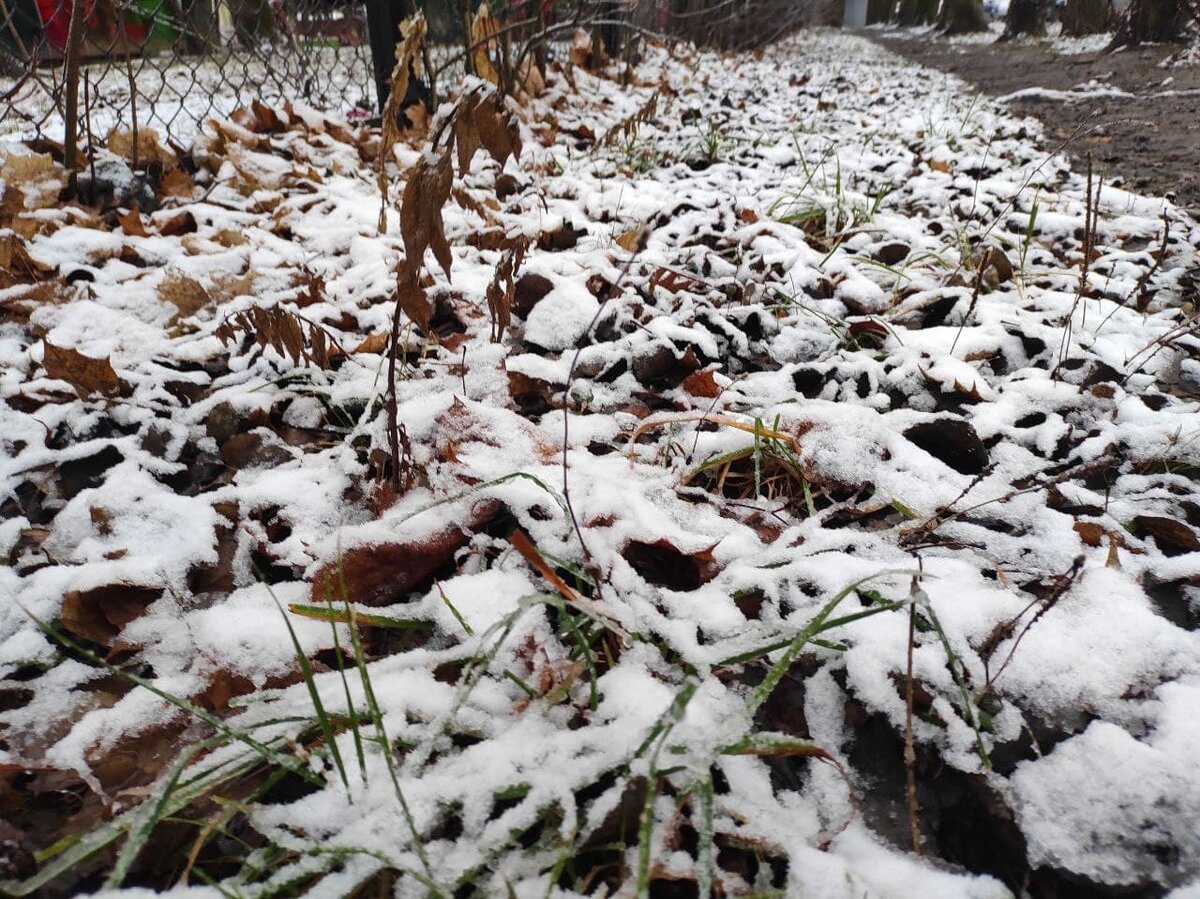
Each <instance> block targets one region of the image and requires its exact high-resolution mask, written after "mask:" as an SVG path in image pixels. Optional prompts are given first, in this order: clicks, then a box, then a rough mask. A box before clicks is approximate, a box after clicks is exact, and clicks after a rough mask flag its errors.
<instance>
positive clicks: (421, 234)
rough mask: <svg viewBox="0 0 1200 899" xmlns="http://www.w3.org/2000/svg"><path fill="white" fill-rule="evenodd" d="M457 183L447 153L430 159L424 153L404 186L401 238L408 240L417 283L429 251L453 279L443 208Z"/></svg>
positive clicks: (410, 272)
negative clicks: (426, 253)
mask: <svg viewBox="0 0 1200 899" xmlns="http://www.w3.org/2000/svg"><path fill="white" fill-rule="evenodd" d="M453 184H454V170H453V168H452V167H451V164H450V153H449V151H448V150H447V151H446V152H444V153H443V154H442V155H441V156H438V157H436V158H434V159H432V160H431V159H430V157H429V155H428V154H424V155H422V156H421V158H420V159H419V160H418V161H417V164H416V165H415V166H413V168H412V171H411V172H410V173H409V176H408V183H407V184H405V185H404V196H403V199H402V200H401V203H400V236H401V237H402V238H403V239H404V252H405V254H406V257H407V258H406V259H405V260H404V264H403V267H404V268H405V269H407V275H408V277H407V278H406V280H409V281H411V282H413V283H414V284H415V283H416V280H417V272H418V271H419V270H420V267H421V266H422V264H423V263H424V259H425V251H426V250H427V249H432V250H433V255H434V258H436V259H437V261H438V263H439V264H440V265H441V267H442V270H443V271H444V272H445V273H446V277H447V278H449V277H450V263H451V260H452V257H451V255H450V244H449V243H448V242H447V241H446V232H445V230H444V228H445V226H444V224H443V222H442V207H443V206H445V205H446V201H447V200H449V199H450V190H451V188H452V186H453Z"/></svg>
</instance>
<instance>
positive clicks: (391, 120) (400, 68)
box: [375, 13, 425, 234]
mask: <svg viewBox="0 0 1200 899" xmlns="http://www.w3.org/2000/svg"><path fill="white" fill-rule="evenodd" d="M424 40H425V17H424V16H422V15H421V14H420V13H417V14H416V15H415V16H413V17H412V18H409V19H405V20H404V21H403V22H401V23H400V41H399V43H397V44H396V65H395V66H394V67H393V69H392V79H391V85H390V87H389V88H388V98H387V103H385V104H384V107H383V133H382V137H381V146H380V149H379V158H378V162H379V168H378V170H377V171H376V174H375V178H376V182H377V183H378V185H379V196H380V198H381V200H382V202H381V204H380V207H379V226H378V228H379V233H380V234H382V233H383V232H384V231H385V230H386V228H387V207H388V182H387V164H388V160H389V159H391V158H392V148H393V147H395V146H396V141H397V139H398V138H399V137H400V104H401V103H403V102H404V98H405V96H407V94H408V81H409V75H410V73H411V72H412V71H413V70H414V68H415V67H416V66H417V64H418V61H419V59H420V55H421V44H422V42H423V41H424ZM410 121H411V119H410Z"/></svg>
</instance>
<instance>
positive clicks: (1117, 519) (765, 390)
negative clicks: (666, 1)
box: [0, 19, 1200, 897]
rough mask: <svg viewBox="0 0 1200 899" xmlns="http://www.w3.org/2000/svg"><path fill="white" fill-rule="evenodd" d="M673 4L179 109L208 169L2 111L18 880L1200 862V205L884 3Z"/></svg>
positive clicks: (569, 886)
mask: <svg viewBox="0 0 1200 899" xmlns="http://www.w3.org/2000/svg"><path fill="white" fill-rule="evenodd" d="M476 22H477V27H478V29H480V30H481V32H482V33H483V34H484V35H485V37H486V36H487V35H489V34H490V33H491V32H490V30H489V29H490V28H491V27H492V26H490V25H489V24H488V23H487V22H486V21H483V20H480V19H477V20H476ZM417 30H418V31H419V30H420V29H419V28H418V29H417ZM412 33H415V32H412ZM485 46H486V45H485ZM582 49H583V48H582V45H581V47H580V48H579V53H577V55H580V54H582ZM643 52H644V55H645V59H644V61H643V62H642V64H641V67H640V68H639V69H638V70H635V72H634V75H633V78H632V84H626V83H625V82H627V81H629V80H630V79H622V78H621V77H620V75H619V74H617V73H618V70H619V69H621V68H622V67H621V66H616V65H614V66H612V67H610V68H609V69H607V70H606V69H605V61H604V60H602V59H597V60H591V62H590V65H591V69H590V70H589V69H588V68H587V67H586V66H585V65H584V64H582V63H577V64H574V65H570V66H568V67H562V66H558V65H557V64H551V66H550V67H549V69H548V70H547V73H546V79H545V83H544V84H542V85H540V87H539V89H538V90H537V91H533V90H531V91H530V93H531V94H532V93H540V96H536V97H532V96H531V97H527V98H526V100H525V102H526V105H525V106H524V107H519V106H516V105H515V104H510V103H509V101H502V100H501V99H500V98H499V94H497V93H495V92H494V90H493V88H491V87H490V86H488V85H486V84H484V83H483V82H480V81H467V82H465V83H464V84H463V85H462V86H461V88H460V91H459V93H458V95H457V96H456V97H455V98H452V100H451V101H448V103H447V104H446V105H444V106H443V108H442V109H441V110H439V111H437V114H436V115H435V116H434V118H433V120H432V122H431V123H430V128H429V135H428V137H427V138H426V137H425V136H423V135H420V134H417V133H416V132H414V133H413V134H411V135H409V136H407V137H406V136H405V135H403V134H396V135H392V136H391V137H390V138H389V139H387V140H383V141H381V140H380V139H379V138H378V136H377V135H373V134H371V133H369V132H367V131H365V130H359V131H356V130H354V129H352V128H349V127H347V126H345V125H343V124H341V123H338V122H336V121H334V120H331V119H329V118H326V117H324V116H320V115H317V114H316V113H312V112H310V111H307V110H303V109H300V108H298V107H291V106H284V107H282V108H279V109H274V108H271V107H267V106H266V105H264V104H256V105H255V106H253V107H251V108H249V109H247V110H245V111H243V112H240V113H239V114H237V115H235V116H234V117H233V119H232V120H231V121H227V122H212V123H210V124H209V125H208V126H206V130H205V132H204V133H203V134H202V135H201V137H200V138H199V139H198V140H197V143H196V145H195V146H194V147H193V149H192V150H191V152H190V154H188V155H186V156H177V155H176V154H174V153H170V152H168V151H166V150H164V149H162V147H161V145H159V144H158V143H157V142H156V141H154V140H153V138H152V137H146V136H143V135H149V134H150V132H148V131H144V132H141V133H140V134H139V141H142V140H145V141H147V143H146V144H145V147H144V148H139V149H142V150H144V152H145V153H156V154H158V155H159V156H161V159H160V160H159V164H160V165H162V166H163V167H164V168H165V169H167V170H168V172H176V173H178V174H177V175H174V176H173V177H171V178H170V179H169V180H168V179H167V178H166V176H165V175H164V178H163V181H162V182H160V184H159V187H158V190H159V191H160V192H161V195H162V196H164V197H167V196H169V197H172V198H173V199H172V201H171V202H172V204H173V206H174V208H175V210H177V211H172V212H171V217H170V218H169V219H167V218H159V217H158V216H159V215H161V214H155V215H154V216H147V215H146V213H147V211H148V209H147V208H146V207H141V208H139V209H136V210H135V208H134V202H133V197H134V196H135V195H136V194H137V193H138V190H139V188H137V186H136V185H135V184H133V182H130V183H129V184H126V185H124V186H122V188H121V190H119V191H116V192H115V193H113V194H112V195H111V196H99V195H96V196H91V197H89V198H88V199H91V200H92V201H93V202H92V205H91V206H83V205H81V204H79V203H75V204H72V202H71V201H67V202H65V203H59V204H58V205H56V203H55V202H54V200H53V198H55V197H57V196H58V192H59V191H61V190H62V188H63V185H65V183H66V179H65V177H64V174H63V172H62V170H61V168H60V167H59V166H58V165H57V163H55V162H54V160H53V159H52V158H50V157H45V156H38V155H36V154H30V153H29V152H27V151H25V150H24V149H23V148H19V147H13V148H6V149H5V151H4V152H5V154H6V155H5V162H4V164H3V168H2V169H0V178H3V179H4V185H5V187H4V191H5V192H4V198H5V199H4V206H3V210H4V213H3V214H4V215H5V221H4V222H3V225H4V227H5V228H6V229H7V230H5V231H4V232H0V240H2V241H3V243H0V248H2V249H0V358H2V359H3V368H2V371H0V396H2V397H3V400H4V402H3V405H0V434H2V437H0V440H2V441H3V447H4V453H3V458H2V461H0V465H2V466H3V468H2V469H0V478H2V482H0V483H2V484H3V493H2V495H0V518H2V520H0V550H2V551H3V553H4V555H5V558H6V560H7V563H8V564H7V566H6V567H5V568H3V569H0V592H3V593H4V594H5V595H6V596H8V597H10V599H11V600H12V601H10V602H8V603H6V604H5V611H4V612H3V616H2V617H0V673H2V678H3V679H2V680H0V703H3V707H4V709H5V712H4V720H3V723H2V724H0V741H2V745H0V774H2V776H3V778H4V785H5V786H4V790H3V791H2V792H0V802H2V803H3V808H4V811H5V819H6V821H8V822H10V823H8V824H6V829H5V830H4V831H3V834H4V840H5V844H4V845H5V849H4V852H5V853H6V854H5V855H4V858H3V865H4V876H5V877H6V878H8V879H7V880H6V881H5V883H4V885H3V888H4V889H5V890H7V891H10V892H14V893H17V894H28V893H30V892H32V891H34V890H36V889H39V888H43V887H45V888H47V889H51V890H57V891H58V892H60V893H61V892H74V891H79V890H82V889H90V888H93V887H99V886H100V885H101V884H107V885H108V886H110V887H119V886H121V885H122V884H129V885H132V884H134V883H136V884H145V885H152V886H157V887H159V888H165V887H166V886H168V885H170V884H172V883H174V882H175V881H176V880H177V879H178V878H179V877H180V876H181V875H182V877H183V880H182V881H181V882H182V883H184V884H191V885H192V888H193V889H195V890H197V891H198V892H203V891H205V890H208V889H209V888H208V887H204V886H202V884H204V883H208V882H216V883H218V884H219V885H220V888H221V889H222V890H224V891H226V892H232V893H234V894H238V895H241V894H245V895H250V894H253V895H270V894H274V893H277V892H281V891H288V890H306V891H309V892H312V893H314V894H318V895H343V894H351V893H354V892H355V890H359V889H368V888H370V887H371V886H372V885H373V886H375V887H377V888H379V889H383V890H385V891H386V890H394V891H396V892H397V894H398V895H427V894H439V893H440V894H443V895H448V894H450V893H456V894H462V895H470V894H479V895H503V894H512V895H548V894H552V895H564V896H566V895H583V894H587V895H601V894H607V895H614V894H619V895H649V894H651V893H653V894H655V895H675V894H676V892H673V891H678V892H679V893H680V894H688V895H694V894H695V891H696V890H697V889H700V888H704V889H706V890H707V889H708V888H709V887H710V886H711V889H712V890H714V891H719V894H722V895H725V894H728V895H740V894H756V895H764V894H772V891H774V893H775V894H789V895H792V894H795V895H810V894H811V895H822V896H825V895H828V896H858V895H862V894H863V893H864V892H871V893H876V894H881V895H897V896H922V897H925V896H954V897H961V896H978V897H992V896H1005V895H1010V894H1019V893H1020V892H1021V891H1023V890H1030V889H1032V890H1034V891H1035V893H1036V894H1037V895H1066V894H1067V891H1069V890H1070V889H1086V890H1089V891H1092V892H1093V893H1094V894H1098V895H1118V894H1123V893H1126V892H1128V891H1130V890H1134V891H1141V892H1142V893H1143V894H1146V895H1157V894H1163V893H1165V892H1166V891H1168V890H1170V889H1172V888H1175V887H1184V886H1185V885H1186V884H1187V883H1189V882H1190V881H1192V880H1194V879H1195V878H1197V877H1200V840H1198V839H1197V836H1196V830H1195V828H1194V827H1192V826H1190V824H1192V823H1194V822H1195V821H1196V820H1198V819H1200V777H1197V776H1196V774H1195V772H1194V766H1193V765H1191V763H1190V756H1191V747H1192V746H1193V745H1194V744H1195V734H1194V733H1192V732H1194V731H1195V725H1194V721H1195V720H1196V716H1195V715H1194V713H1193V712H1194V709H1195V707H1196V703H1197V701H1200V692H1198V691H1200V641H1198V640H1197V638H1196V630H1195V629H1196V626H1197V621H1198V618H1200V611H1198V603H1200V592H1198V591H1200V549H1198V548H1200V539H1198V536H1197V531H1196V529H1197V528H1198V527H1200V488H1198V486H1197V480H1196V479H1197V475H1198V474H1200V459H1198V458H1197V442H1196V438H1197V435H1200V412H1198V410H1197V405H1196V399H1195V397H1196V396H1197V394H1198V393H1200V340H1197V333H1198V331H1200V329H1198V328H1197V325H1196V321H1195V318H1194V315H1195V302H1196V293H1195V289H1196V288H1195V285H1196V283H1197V272H1198V271H1200V249H1198V247H1200V229H1198V227H1197V225H1196V223H1195V222H1193V221H1191V220H1190V219H1188V218H1187V217H1186V216H1185V215H1184V214H1183V213H1182V212H1180V211H1179V210H1178V209H1175V208H1174V207H1172V206H1170V205H1169V204H1165V203H1163V202H1161V201H1153V200H1150V199H1147V198H1143V197H1138V196H1136V195H1133V194H1130V193H1127V192H1124V191H1121V190H1118V189H1116V188H1114V187H1111V186H1108V185H1106V184H1104V183H1103V179H1102V178H1098V179H1097V183H1096V184H1093V183H1091V180H1092V179H1090V178H1085V177H1084V176H1082V175H1080V174H1077V173H1072V172H1071V171H1070V170H1069V168H1068V164H1067V161H1066V159H1065V158H1064V157H1063V156H1062V155H1060V154H1059V153H1057V152H1056V149H1055V148H1054V147H1049V146H1046V145H1045V143H1044V142H1043V141H1042V140H1041V138H1040V130H1039V127H1038V126H1037V125H1036V124H1035V123H1033V122H1031V121H1027V120H1019V119H1015V118H1013V117H1012V116H1011V115H1010V114H1009V113H1007V112H1005V111H1003V110H1002V109H1001V108H1000V107H998V106H995V105H993V104H992V103H990V102H988V101H983V100H979V99H978V98H973V97H971V96H969V95H967V94H966V93H965V91H964V89H963V87H962V85H961V84H959V83H958V82H955V81H953V80H949V79H945V78H944V77H943V76H941V75H940V74H937V73H932V72H929V71H925V70H921V69H916V68H912V67H910V66H907V65H905V64H904V63H903V62H901V61H900V60H898V59H897V58H896V57H893V56H891V55H889V54H887V53H886V52H885V51H882V50H880V49H878V48H876V47H874V46H872V45H870V44H868V43H866V42H864V41H862V40H860V39H858V38H855V37H852V36H848V35H842V34H837V33H829V32H822V33H820V34H819V35H816V36H814V35H811V34H810V35H802V36H800V37H797V38H794V39H791V40H789V41H786V42H784V43H781V44H778V45H775V46H773V47H771V48H769V49H768V50H767V51H766V52H765V53H764V54H762V55H761V58H755V57H752V56H739V57H736V66H731V65H730V64H729V60H730V59H731V57H718V56H715V55H709V54H705V53H699V52H696V51H694V50H689V49H686V48H675V49H674V50H671V51H668V50H666V49H664V48H660V47H656V46H653V45H646V46H645V47H644V48H643ZM589 53H590V50H589ZM414 59H415V51H413V50H412V49H411V48H410V49H409V50H407V51H406V53H405V55H404V57H403V59H402V60H401V62H402V63H403V65H404V67H405V71H407V66H408V65H409V64H412V60H414ZM589 59H590V56H589ZM525 83H526V84H528V83H529V82H528V81H526V82H525ZM597 134H600V135H604V137H603V138H602V139H601V140H596V137H595V135H597ZM126 143H129V141H128V140H127V141H126ZM109 147H110V150H113V152H114V153H116V154H119V153H120V152H121V149H120V148H121V147H122V143H121V137H120V136H119V135H118V136H116V139H115V140H112V141H110V143H109ZM481 148H482V149H486V150H487V151H488V155H487V157H486V158H485V159H484V160H483V161H482V162H478V161H475V162H473V159H474V157H475V155H476V151H477V150H478V149H481ZM381 154H387V157H388V158H386V159H381V158H380V156H381ZM106 159H107V160H108V162H107V163H106V164H109V165H111V166H112V167H113V169H114V170H117V167H118V166H124V165H125V163H124V162H122V161H121V160H120V159H119V156H114V157H112V158H111V159H108V158H107V157H106ZM455 162H457V171H456V170H455V166H454V163H455ZM126 170H128V169H127V168H126ZM380 173H383V177H384V179H385V187H388V186H389V184H388V183H387V182H388V179H392V178H395V179H399V180H403V181H404V187H403V189H402V190H400V191H398V194H399V196H400V207H399V209H398V210H397V209H393V208H390V205H389V204H385V209H384V217H383V224H384V227H383V228H382V229H380V228H379V227H378V224H379V223H378V221H377V213H378V211H379V177H380ZM148 189H149V188H147V190H148ZM384 195H385V197H386V196H390V195H392V194H391V192H390V191H389V190H386V189H385V191H384ZM152 199H154V198H153V197H152ZM138 205H139V206H140V203H139V204H138ZM183 213H186V214H187V215H188V216H189V217H190V218H189V219H186V220H185V219H182V218H177V216H179V215H181V214H183ZM481 226H482V229H484V230H481ZM481 234H491V235H492V237H489V238H488V239H487V240H483V239H480V235H481ZM427 250H432V251H433V256H434V259H435V261H436V262H437V263H438V268H436V269H434V268H428V267H427V265H426V263H427V260H426V259H425V257H426V251H427ZM451 268H453V276H454V278H453V282H451V280H450V274H451ZM397 303H398V304H399V306H400V312H399V313H396V317H395V319H393V312H394V309H395V308H396V304H397ZM389 334H390V335H392V337H391V338H388V337H387V335H389ZM393 341H394V344H393ZM348 348H349V349H348ZM393 352H394V359H393V360H392V361H393V362H394V363H395V364H394V366H393V367H392V368H391V369H389V366H388V364H387V362H388V360H387V357H388V356H389V354H392V353H393ZM389 371H392V373H393V374H394V376H395V385H394V400H395V410H394V416H391V415H389V414H385V412H384V407H385V405H386V404H387V403H388V402H389V386H388V383H387V382H388V379H389V375H388V374H387V373H388V372H389ZM389 422H392V423H394V428H393V427H392V425H391V424H389ZM389 431H390V433H389ZM914 573H917V576H918V577H919V581H914ZM918 584H919V586H918ZM281 610H286V611H281ZM910 619H911V630H910ZM39 623H40V626H39ZM910 634H911V638H910ZM298 655H299V659H298ZM909 672H911V675H910V673H909ZM908 722H910V724H908ZM906 724H908V726H909V727H911V739H910V742H911V744H912V745H911V750H912V751H911V754H909V759H910V762H909V769H910V770H911V772H912V777H913V782H914V784H915V797H916V802H915V804H912V803H910V802H909V797H908V795H907V794H906V788H905V776H906V775H905V770H906V769H905V758H906V745H905V743H906V736H905V735H906ZM1189 734H1190V736H1189ZM67 797H69V799H68V798H67ZM172 816H174V817H173V818H172V820H173V821H174V822H175V823H167V822H166V821H165V819H166V818H171V817H172ZM187 821H194V822H196V823H195V824H190V825H189V824H186V822H187ZM181 822H184V823H181ZM913 833H915V834H916V835H917V838H918V840H919V841H920V842H919V845H921V849H922V854H921V856H920V857H918V856H917V855H915V854H913V853H911V852H910V851H908V850H909V848H910V845H911V837H912V834H913ZM79 835H83V836H82V838H81V839H76V838H77V837H78V836H79ZM689 890H690V891H691V892H688V891H689ZM131 892H132V890H131Z"/></svg>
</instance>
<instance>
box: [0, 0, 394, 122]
mask: <svg viewBox="0 0 1200 899" xmlns="http://www.w3.org/2000/svg"><path fill="white" fill-rule="evenodd" d="M73 12H74V13H75V14H76V15H78V16H79V17H80V18H81V19H82V21H81V22H77V23H76V26H75V28H76V31H77V33H76V34H75V35H72V33H71V31H72V23H71V20H72V13H73ZM72 43H74V44H75V45H76V46H77V48H78V49H77V53H78V59H79V80H78V85H79V87H78V90H79V93H80V97H79V99H78V110H79V116H80V119H81V121H80V122H79V123H78V124H79V132H80V133H85V129H89V128H90V129H91V130H92V131H93V132H94V133H95V134H97V135H98V136H102V135H104V134H107V133H108V131H109V130H111V129H112V128H114V127H129V126H130V125H131V124H132V122H133V119H134V117H135V116H136V117H137V121H138V124H139V125H143V126H146V125H149V126H151V127H154V128H156V129H157V130H159V131H160V132H162V133H163V134H165V135H168V136H170V137H173V138H175V139H178V140H186V139H188V137H190V135H191V134H193V133H194V132H195V130H196V128H197V127H198V125H199V124H200V122H202V121H203V120H204V119H205V118H207V117H209V116H212V115H223V114H228V113H229V112H231V111H232V110H233V109H235V108H237V107H238V106H243V105H246V104H248V103H249V102H250V101H251V100H254V99H260V100H264V101H267V102H274V101H281V100H293V101H298V102H303V103H306V104H308V105H311V106H314V107H318V108H321V109H328V110H336V111H339V112H343V113H352V112H353V110H355V109H361V110H364V111H368V110H373V109H374V108H375V103H376V98H375V87H374V80H373V78H372V69H371V56H370V51H369V49H368V47H367V26H366V15H365V7H364V6H363V5H362V4H360V3H354V2H345V0H218V2H214V0H0V138H13V137H23V138H28V137H47V138H51V139H61V138H62V134H63V129H64V122H65V118H66V116H67V109H68V97H67V83H68V81H67V69H68V66H67V65H65V63H66V61H67V57H68V55H69V54H68V48H69V47H71V45H72Z"/></svg>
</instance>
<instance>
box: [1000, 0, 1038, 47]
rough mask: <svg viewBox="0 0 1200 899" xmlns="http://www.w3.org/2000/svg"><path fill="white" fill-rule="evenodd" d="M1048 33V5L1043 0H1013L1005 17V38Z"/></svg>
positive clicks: (1036, 35)
mask: <svg viewBox="0 0 1200 899" xmlns="http://www.w3.org/2000/svg"><path fill="white" fill-rule="evenodd" d="M1045 33H1046V6H1045V4H1044V3H1043V2H1042V0H1011V2H1010V3H1009V4H1008V15H1006V16H1005V17H1004V38H1005V39H1007V38H1014V37H1020V36H1021V35H1032V36H1034V37H1039V36H1041V35H1043V34H1045Z"/></svg>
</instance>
